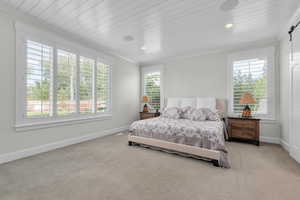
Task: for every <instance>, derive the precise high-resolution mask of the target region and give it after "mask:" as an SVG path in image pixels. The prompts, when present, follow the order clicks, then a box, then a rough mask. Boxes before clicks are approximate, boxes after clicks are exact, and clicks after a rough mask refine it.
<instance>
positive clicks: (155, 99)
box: [144, 72, 161, 109]
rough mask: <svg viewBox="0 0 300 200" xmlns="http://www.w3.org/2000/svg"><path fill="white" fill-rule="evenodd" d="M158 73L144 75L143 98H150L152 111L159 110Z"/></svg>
mask: <svg viewBox="0 0 300 200" xmlns="http://www.w3.org/2000/svg"><path fill="white" fill-rule="evenodd" d="M160 78H161V77H160V72H151V73H146V74H144V96H148V97H150V103H149V104H150V106H151V108H152V109H160Z"/></svg>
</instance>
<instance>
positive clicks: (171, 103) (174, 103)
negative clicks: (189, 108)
mask: <svg viewBox="0 0 300 200" xmlns="http://www.w3.org/2000/svg"><path fill="white" fill-rule="evenodd" d="M172 107H177V108H178V107H180V99H179V98H168V103H167V108H172Z"/></svg>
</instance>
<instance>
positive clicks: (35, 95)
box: [26, 40, 53, 117]
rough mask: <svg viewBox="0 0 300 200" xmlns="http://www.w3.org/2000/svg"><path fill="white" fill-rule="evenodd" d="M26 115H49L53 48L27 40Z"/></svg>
mask: <svg viewBox="0 0 300 200" xmlns="http://www.w3.org/2000/svg"><path fill="white" fill-rule="evenodd" d="M26 49H27V55H26V56H27V59H26V60H27V69H26V87H27V98H26V105H27V106H26V116H27V117H37V116H42V117H46V116H50V115H51V113H52V109H51V102H50V101H51V94H52V92H51V78H52V77H51V73H52V69H53V62H52V58H53V48H52V47H50V46H47V45H44V44H41V43H38V42H34V41H30V40H27V42H26Z"/></svg>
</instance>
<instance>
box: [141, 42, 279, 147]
mask: <svg viewBox="0 0 300 200" xmlns="http://www.w3.org/2000/svg"><path fill="white" fill-rule="evenodd" d="M271 45H273V46H275V47H276V52H277V51H278V50H277V49H278V48H277V46H278V45H277V43H276V42H268V43H257V44H255V45H249V46H247V45H245V46H244V47H243V48H239V49H235V50H228V51H223V52H220V53H211V54H207V55H199V56H192V57H185V58H180V57H177V58H170V59H168V60H164V61H161V62H160V63H162V64H163V65H164V78H163V81H164V83H163V85H164V96H165V97H189V96H190V97H192V96H204V97H205V96H213V97H217V98H221V99H227V97H228V94H227V91H228V89H227V86H228V82H227V81H228V80H227V67H228V64H227V63H228V55H230V54H231V53H233V52H236V51H243V50H247V49H255V48H263V47H268V46H271ZM277 66H278V65H277V64H276V68H277ZM142 67H147V66H142ZM277 74H278V73H277ZM276 80H277V81H278V77H276ZM277 81H276V82H277ZM278 86H279V85H278ZM275 88H276V90H277V91H276V99H277V97H279V90H278V87H277V85H276V86H275ZM276 103H277V104H276V105H277V106H276V107H277V108H279V101H277V102H276ZM276 113H277V114H276V117H277V118H279V117H278V113H279V109H278V110H277V111H276ZM261 140H262V141H266V142H272V143H279V142H280V126H279V122H278V121H277V120H276V121H262V123H261Z"/></svg>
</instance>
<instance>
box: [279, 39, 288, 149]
mask: <svg viewBox="0 0 300 200" xmlns="http://www.w3.org/2000/svg"><path fill="white" fill-rule="evenodd" d="M289 53H290V44H289V39H288V37H285V38H283V39H282V40H281V41H280V123H281V142H282V144H283V145H285V147H286V146H287V145H288V144H289V120H290V119H289V118H290V117H289V115H290V112H289V109H290V108H289V106H290V96H291V95H290V55H289Z"/></svg>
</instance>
